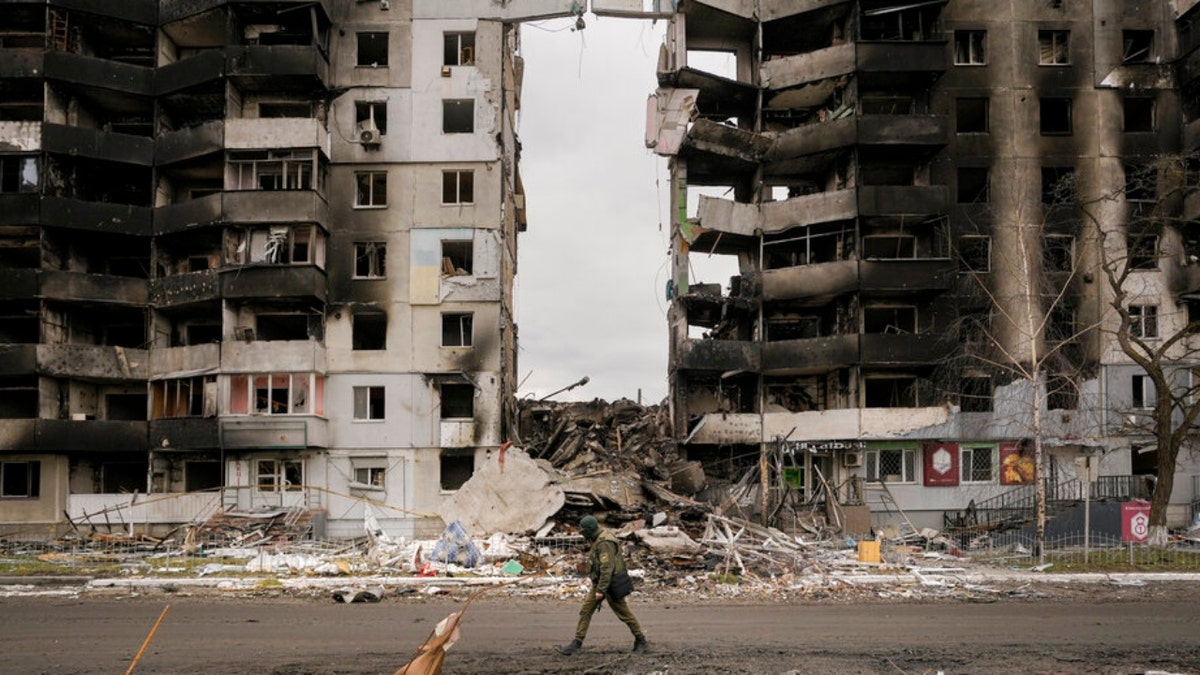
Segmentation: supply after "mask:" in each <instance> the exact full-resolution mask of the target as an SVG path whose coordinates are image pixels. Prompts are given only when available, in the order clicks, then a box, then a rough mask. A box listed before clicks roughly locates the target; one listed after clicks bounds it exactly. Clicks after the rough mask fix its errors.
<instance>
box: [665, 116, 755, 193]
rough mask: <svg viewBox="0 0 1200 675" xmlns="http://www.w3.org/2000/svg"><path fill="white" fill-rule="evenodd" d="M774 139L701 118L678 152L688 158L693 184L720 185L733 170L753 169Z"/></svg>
mask: <svg viewBox="0 0 1200 675" xmlns="http://www.w3.org/2000/svg"><path fill="white" fill-rule="evenodd" d="M772 143H773V141H772V140H771V139H770V138H769V137H767V136H764V135H762V134H757V133H754V132H753V131H747V130H745V129H740V128H738V127H734V126H730V125H728V124H718V123H717V122H713V121H711V120H707V119H699V120H696V122H695V123H694V124H692V126H691V128H690V129H688V132H687V137H686V139H685V140H684V142H683V147H682V148H681V150H680V152H679V155H680V156H681V157H684V158H686V159H687V161H688V179H689V181H690V182H691V183H692V184H695V185H705V184H711V185H720V184H722V181H723V182H724V183H728V181H729V176H730V175H731V174H738V173H750V172H753V171H754V170H755V168H756V167H757V166H758V162H759V161H760V160H761V159H762V157H763V156H765V154H766V153H767V151H768V150H769V149H770V148H771V146H772Z"/></svg>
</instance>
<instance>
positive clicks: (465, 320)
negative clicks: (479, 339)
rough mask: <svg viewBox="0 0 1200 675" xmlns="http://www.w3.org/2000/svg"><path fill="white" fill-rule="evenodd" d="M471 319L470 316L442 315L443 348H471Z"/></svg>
mask: <svg viewBox="0 0 1200 675" xmlns="http://www.w3.org/2000/svg"><path fill="white" fill-rule="evenodd" d="M471 317H472V315H470V314H443V315H442V346H443V347H470V346H471Z"/></svg>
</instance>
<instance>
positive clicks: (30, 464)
mask: <svg viewBox="0 0 1200 675" xmlns="http://www.w3.org/2000/svg"><path fill="white" fill-rule="evenodd" d="M14 474H15V475H20V474H24V483H25V492H24V493H23V494H18V493H17V492H16V491H13V492H11V493H10V492H8V489H9V487H10V486H9V481H10V478H11V476H12V475H14ZM13 487H15V485H14V486H13ZM41 493H42V462H41V460H38V459H21V460H9V459H6V460H3V461H0V500H5V501H7V500H16V499H27V500H33V499H41Z"/></svg>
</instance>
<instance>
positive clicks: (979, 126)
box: [954, 98, 989, 134]
mask: <svg viewBox="0 0 1200 675" xmlns="http://www.w3.org/2000/svg"><path fill="white" fill-rule="evenodd" d="M988 105H989V101H988V99H986V98H960V99H955V102H954V124H955V127H954V130H955V131H956V132H958V133H960V134H986V133H988V129H989V126H988V125H989V119H988Z"/></svg>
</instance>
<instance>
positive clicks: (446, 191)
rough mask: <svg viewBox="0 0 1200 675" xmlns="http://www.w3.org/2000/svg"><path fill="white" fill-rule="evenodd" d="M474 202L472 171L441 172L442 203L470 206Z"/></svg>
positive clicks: (473, 173) (473, 176)
mask: <svg viewBox="0 0 1200 675" xmlns="http://www.w3.org/2000/svg"><path fill="white" fill-rule="evenodd" d="M474 202H475V172H474V171H443V172H442V203H443V204H472V203H474Z"/></svg>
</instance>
